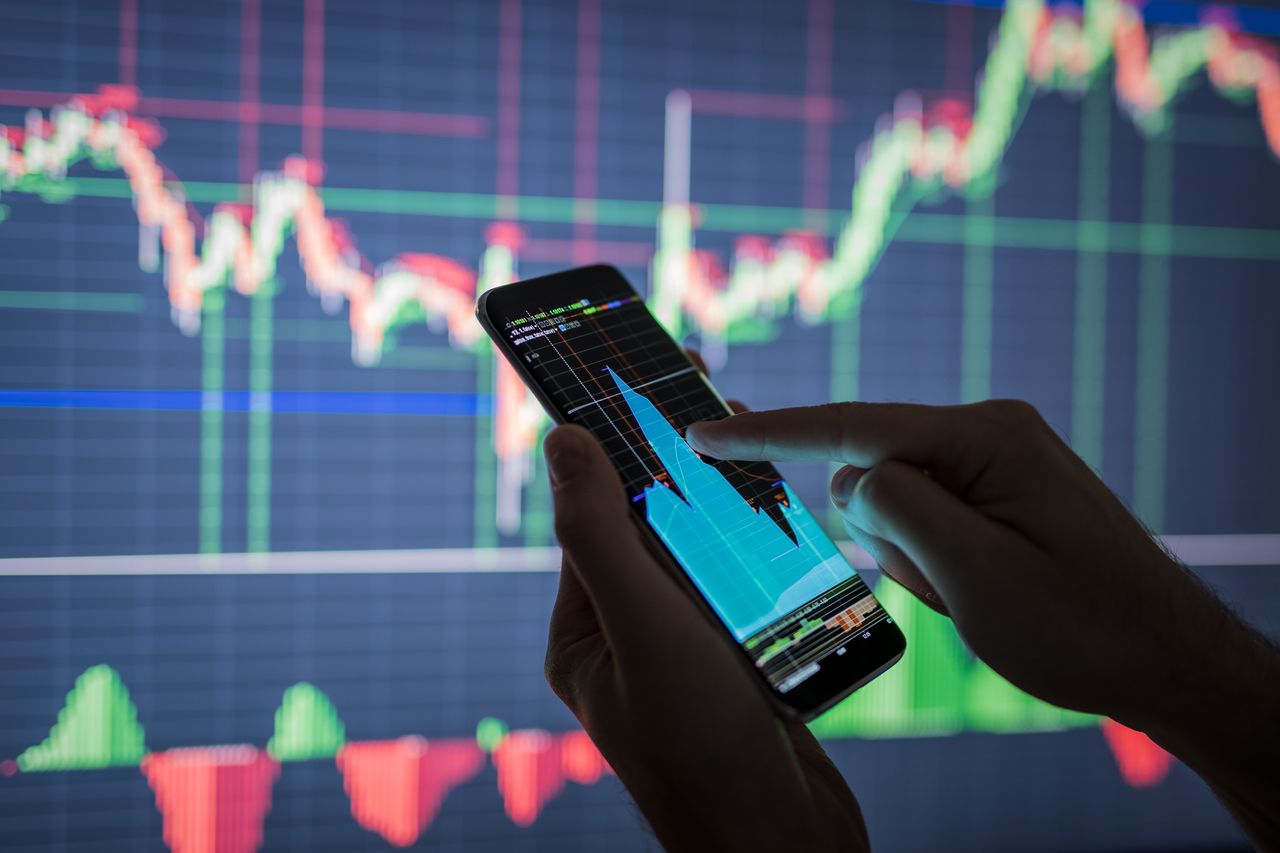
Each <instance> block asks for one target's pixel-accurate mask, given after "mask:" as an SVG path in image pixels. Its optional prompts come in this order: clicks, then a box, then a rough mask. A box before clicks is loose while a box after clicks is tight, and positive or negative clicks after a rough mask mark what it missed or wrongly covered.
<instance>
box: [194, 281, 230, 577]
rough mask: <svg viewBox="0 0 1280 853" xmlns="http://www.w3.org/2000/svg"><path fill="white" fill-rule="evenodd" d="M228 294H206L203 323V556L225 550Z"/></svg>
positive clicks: (201, 383) (201, 436)
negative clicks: (224, 439)
mask: <svg viewBox="0 0 1280 853" xmlns="http://www.w3.org/2000/svg"><path fill="white" fill-rule="evenodd" d="M226 299H227V298H226V293H225V291H223V290H220V289H219V290H212V291H210V292H209V293H207V294H205V297H204V304H203V312H204V317H203V319H202V320H201V322H200V340H201V346H202V353H201V358H202V366H201V370H200V387H201V390H202V391H203V392H204V399H203V400H202V401H201V405H200V553H202V554H216V553H218V552H219V551H221V550H222V430H223V416H222V409H223V405H222V392H223V389H224V388H225V386H226V365H225V364H224V357H225V350H226V314H225V311H226Z"/></svg>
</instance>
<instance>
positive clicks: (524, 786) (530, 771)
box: [493, 729, 612, 826]
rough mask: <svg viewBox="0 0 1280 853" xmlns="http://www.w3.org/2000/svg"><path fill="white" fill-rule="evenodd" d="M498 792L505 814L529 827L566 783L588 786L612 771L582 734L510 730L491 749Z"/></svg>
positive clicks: (521, 824)
mask: <svg viewBox="0 0 1280 853" xmlns="http://www.w3.org/2000/svg"><path fill="white" fill-rule="evenodd" d="M493 763H494V765H495V766H497V768H498V790H499V791H500V792H501V793H502V803H503V807H504V808H505V809H506V812H507V815H508V816H509V817H510V818H511V820H512V821H514V822H515V823H516V824H518V825H519V826H529V825H530V824H532V823H533V822H534V821H535V820H536V819H537V817H538V814H539V812H541V811H542V807H543V806H544V805H546V804H547V802H548V801H550V800H551V799H552V798H553V797H555V795H556V794H558V793H560V792H561V791H562V790H564V784H565V782H566V781H573V782H577V783H578V784H580V785H590V784H592V783H593V782H596V781H598V780H599V779H600V777H601V775H603V774H604V773H606V772H612V770H611V769H610V768H609V765H608V763H607V762H606V761H605V760H604V756H602V755H601V754H600V751H599V750H598V749H596V745H595V744H594V743H592V742H591V738H589V737H587V733H586V732H580V731H579V732H566V733H565V734H562V735H553V734H551V733H549V732H546V731H543V730H542V729H524V730H522V731H514V732H511V733H510V734H508V735H507V736H506V737H504V738H503V739H502V741H501V742H500V743H499V744H498V745H497V747H496V748H495V749H494V750H493Z"/></svg>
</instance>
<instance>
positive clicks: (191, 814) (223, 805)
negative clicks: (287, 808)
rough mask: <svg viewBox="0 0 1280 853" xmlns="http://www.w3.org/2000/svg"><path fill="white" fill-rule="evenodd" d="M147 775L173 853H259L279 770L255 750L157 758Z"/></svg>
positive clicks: (149, 762)
mask: <svg viewBox="0 0 1280 853" xmlns="http://www.w3.org/2000/svg"><path fill="white" fill-rule="evenodd" d="M142 773H143V775H145V776H146V777H147V781H148V782H149V783H150V784H151V788H152V790H154V791H155V792H156V807H157V808H158V809H159V810H160V814H161V815H162V816H163V820H164V840H165V843H166V844H168V845H169V849H170V850H172V851H173V853H254V851H256V850H257V849H258V848H259V847H261V846H262V822H263V820H264V819H265V818H266V816H267V812H268V811H269V810H270V808H271V786H272V785H273V784H274V783H275V781H276V777H277V776H278V775H279V774H280V764H279V763H278V762H277V761H276V760H275V759H274V758H272V757H271V756H270V755H268V754H267V753H266V752H265V751H264V750H261V749H258V748H257V747H253V746H197V747H185V748H182V749H170V750H168V751H167V752H153V753H151V754H149V755H146V756H144V757H143V759H142Z"/></svg>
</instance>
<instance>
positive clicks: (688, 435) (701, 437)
mask: <svg viewBox="0 0 1280 853" xmlns="http://www.w3.org/2000/svg"><path fill="white" fill-rule="evenodd" d="M707 424H708V422H707V421H699V422H698V423H696V424H689V428H688V429H687V430H685V432H684V440H685V441H687V442H689V444H691V445H694V446H695V447H699V448H702V449H703V450H706V449H707V439H706V429H707Z"/></svg>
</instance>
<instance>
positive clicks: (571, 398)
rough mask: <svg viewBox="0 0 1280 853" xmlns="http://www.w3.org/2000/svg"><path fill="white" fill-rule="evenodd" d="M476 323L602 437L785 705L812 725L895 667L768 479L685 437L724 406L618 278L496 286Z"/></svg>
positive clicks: (873, 618)
mask: <svg viewBox="0 0 1280 853" xmlns="http://www.w3.org/2000/svg"><path fill="white" fill-rule="evenodd" d="M477 315H478V317H479V319H480V322H481V325H482V326H483V327H484V328H485V329H486V331H487V332H488V333H489V334H490V336H491V337H492V338H493V340H494V341H495V343H496V344H497V345H498V348H499V350H500V351H501V352H502V353H503V354H504V355H505V356H506V357H507V359H508V360H509V361H510V363H511V364H512V366H513V367H514V368H515V369H516V370H517V372H518V373H519V374H520V375H521V377H522V378H523V379H524V380H525V382H526V383H527V384H528V385H529V387H530V388H531V389H532V391H533V392H534V394H535V395H536V396H537V397H538V399H539V400H540V401H541V402H542V404H543V406H544V407H546V409H547V411H548V412H549V413H550V414H551V416H552V417H553V418H554V419H555V420H557V421H559V422H561V423H575V424H578V425H581V426H583V427H584V428H586V429H587V430H588V431H590V432H591V433H592V434H593V435H594V436H595V437H596V439H597V440H599V441H600V442H601V444H602V446H603V447H604V450H605V452H606V454H607V456H608V458H609V460H610V462H611V463H612V464H613V466H614V467H615V468H616V469H617V471H618V473H619V475H620V478H621V480H622V483H623V486H624V488H625V491H626V495H627V499H628V501H629V503H630V505H631V506H632V509H633V513H634V517H635V519H636V520H637V521H638V522H639V524H640V525H641V529H642V530H643V531H644V532H645V533H646V534H647V535H648V536H649V539H650V541H651V543H652V545H653V547H654V549H655V551H656V552H658V553H662V554H665V555H666V557H667V558H668V559H669V562H670V564H671V566H672V569H673V573H674V575H675V576H676V577H678V578H680V579H682V580H683V581H684V583H685V586H686V587H687V589H688V591H689V593H690V594H691V595H692V596H693V598H694V600H695V601H697V602H698V603H699V604H700V606H702V607H703V608H704V609H705V611H706V612H707V615H708V618H709V619H711V620H712V621H713V622H714V623H716V624H717V625H719V626H720V629H721V636H722V637H723V638H724V639H727V640H729V641H731V642H732V643H733V644H734V648H735V650H736V651H737V653H738V657H739V659H740V660H741V661H742V663H743V664H744V665H746V666H747V667H748V670H749V671H750V672H752V673H753V675H754V676H755V678H756V679H757V681H758V683H759V684H760V686H761V687H762V688H764V689H765V690H766V691H767V693H768V695H769V696H770V697H771V698H772V699H773V700H774V702H775V704H776V705H777V707H778V708H779V709H780V710H782V711H783V712H784V713H785V714H787V715H789V716H791V717H793V718H796V719H802V720H808V719H812V718H813V717H814V716H816V715H817V714H819V713H821V712H822V711H823V710H825V709H827V708H829V707H831V706H832V705H833V704H835V703H836V702H837V701H839V700H840V699H842V698H843V697H845V696H847V695H848V694H849V693H851V692H852V691H853V690H856V689H857V688H858V687H859V686H861V685H863V684H865V683H867V682H868V681H870V680H871V679H873V678H875V677H876V676H877V675H879V674H880V673H881V672H883V671H885V670H886V669H888V668H889V667H890V666H892V665H893V663H894V662H895V661H897V660H898V659H899V658H900V657H901V655H902V652H903V649H904V647H905V640H904V638H903V636H902V632H901V631H899V630H898V627H897V626H896V625H894V624H893V618H892V616H891V615H890V614H889V613H887V612H885V610H884V608H882V607H881V606H880V604H879V602H878V601H876V599H875V597H874V596H872V594H871V591H870V590H869V589H868V588H867V585H866V584H865V583H863V581H862V579H861V578H859V577H858V575H857V573H856V572H855V571H854V570H853V568H852V567H851V566H850V565H849V563H848V561H847V560H846V559H845V558H844V557H843V556H842V555H841V554H840V552H839V550H838V549H837V548H836V546H835V544H834V543H833V542H832V541H831V540H830V539H829V538H828V537H827V535H826V534H825V533H824V532H823V530H822V528H821V527H820V526H819V524H818V522H817V521H816V519H814V517H813V516H812V515H811V514H810V513H809V511H808V510H807V509H806V508H805V507H804V505H803V504H802V503H801V502H800V500H799V498H798V497H796V495H795V493H794V492H792V490H791V488H790V487H789V486H788V485H787V483H786V481H785V480H783V478H782V475H781V474H779V473H778V471H777V469H775V468H774V467H773V466H772V465H771V464H769V463H768V462H766V461H754V462H735V461H732V460H722V459H712V458H703V457H700V456H699V455H698V454H696V453H695V452H694V451H693V450H692V449H691V448H690V447H689V445H688V444H687V443H686V442H685V439H684V436H683V434H682V433H683V430H684V429H685V428H686V427H687V426H688V425H689V424H691V423H694V422H696V421H703V420H708V419H715V418H724V417H726V416H727V415H729V414H730V410H729V408H728V406H727V405H726V404H725V402H724V400H723V399H722V398H721V397H720V395H719V394H717V393H716V392H715V390H714V389H713V388H712V387H711V385H710V384H709V382H708V381H707V378H706V376H705V375H704V374H703V373H702V372H701V371H700V370H699V369H698V367H697V366H696V365H694V364H693V363H692V362H691V361H690V360H689V357H688V356H687V355H686V354H685V352H684V351H683V350H682V349H681V348H680V346H679V345H678V344H677V343H676V342H675V341H674V340H673V339H672V338H671V336H670V335H668V334H667V333H666V332H665V331H664V330H663V329H662V327H661V326H659V325H658V323H657V321H656V320H655V319H654V318H653V315H652V314H650V313H649V310H648V308H646V307H645V304H644V301H643V300H642V299H641V298H640V296H639V295H638V294H637V293H636V292H635V290H634V289H632V287H631V286H630V285H629V284H628V283H627V281H626V279H624V278H623V277H622V276H621V274H619V273H618V271H617V270H615V269H613V268H611V267H603V266H598V267H586V268H583V269H577V270H570V271H568V272H564V273H559V274H557V275H553V276H547V277H545V278H541V279H534V280H532V281H527V282H521V283H518V284H512V285H506V286H503V287H498V288H494V289H492V290H490V291H488V292H486V293H485V294H484V296H483V297H482V298H481V300H480V304H479V306H478V307H477Z"/></svg>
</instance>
